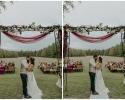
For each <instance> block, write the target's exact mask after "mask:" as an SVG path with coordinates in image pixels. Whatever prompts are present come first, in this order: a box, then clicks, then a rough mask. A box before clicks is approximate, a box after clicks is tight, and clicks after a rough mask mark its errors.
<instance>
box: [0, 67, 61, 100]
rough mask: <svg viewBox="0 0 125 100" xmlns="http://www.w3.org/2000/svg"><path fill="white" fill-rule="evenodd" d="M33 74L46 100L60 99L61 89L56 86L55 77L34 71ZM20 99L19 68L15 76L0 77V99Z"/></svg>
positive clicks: (5, 75)
mask: <svg viewBox="0 0 125 100" xmlns="http://www.w3.org/2000/svg"><path fill="white" fill-rule="evenodd" d="M34 74H35V77H36V81H37V84H38V87H39V88H40V89H41V90H42V92H43V97H42V98H46V99H56V98H61V89H59V88H58V87H57V86H56V82H57V79H58V78H57V76H56V75H51V74H50V75H49V74H48V75H47V74H43V73H42V72H41V71H40V70H38V69H35V70H34ZM20 98H22V82H21V79H20V74H19V68H16V73H15V74H4V75H0V99H20Z"/></svg>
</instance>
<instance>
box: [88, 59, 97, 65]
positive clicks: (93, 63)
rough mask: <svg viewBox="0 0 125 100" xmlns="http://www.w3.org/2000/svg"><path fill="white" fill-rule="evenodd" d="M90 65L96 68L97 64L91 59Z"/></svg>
mask: <svg viewBox="0 0 125 100" xmlns="http://www.w3.org/2000/svg"><path fill="white" fill-rule="evenodd" d="M89 63H90V65H92V66H93V67H96V63H95V61H94V60H93V59H90V62H89Z"/></svg>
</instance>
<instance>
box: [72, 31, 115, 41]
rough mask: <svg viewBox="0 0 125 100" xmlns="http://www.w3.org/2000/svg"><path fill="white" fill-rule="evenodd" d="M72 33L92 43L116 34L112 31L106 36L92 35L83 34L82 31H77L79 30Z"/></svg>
mask: <svg viewBox="0 0 125 100" xmlns="http://www.w3.org/2000/svg"><path fill="white" fill-rule="evenodd" d="M72 34H73V35H75V36H76V37H78V38H79V39H81V40H83V41H86V42H90V43H96V42H103V41H106V40H108V39H109V38H111V37H112V36H113V35H114V34H112V33H110V34H106V35H104V36H99V37H90V36H85V35H81V34H80V33H77V32H72Z"/></svg>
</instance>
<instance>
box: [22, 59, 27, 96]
mask: <svg viewBox="0 0 125 100" xmlns="http://www.w3.org/2000/svg"><path fill="white" fill-rule="evenodd" d="M27 67H28V63H27V61H26V60H22V61H21V68H20V76H21V80H22V85H23V95H24V96H28V93H27V72H26V68H27Z"/></svg>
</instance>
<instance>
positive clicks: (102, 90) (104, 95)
mask: <svg viewBox="0 0 125 100" xmlns="http://www.w3.org/2000/svg"><path fill="white" fill-rule="evenodd" d="M101 69H102V57H98V58H97V60H96V77H95V90H96V91H97V92H98V93H99V95H91V96H90V98H93V99H94V98H95V99H97V98H100V99H108V98H109V97H108V93H109V90H108V88H107V87H106V86H105V83H104V80H103V76H102V70H101Z"/></svg>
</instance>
